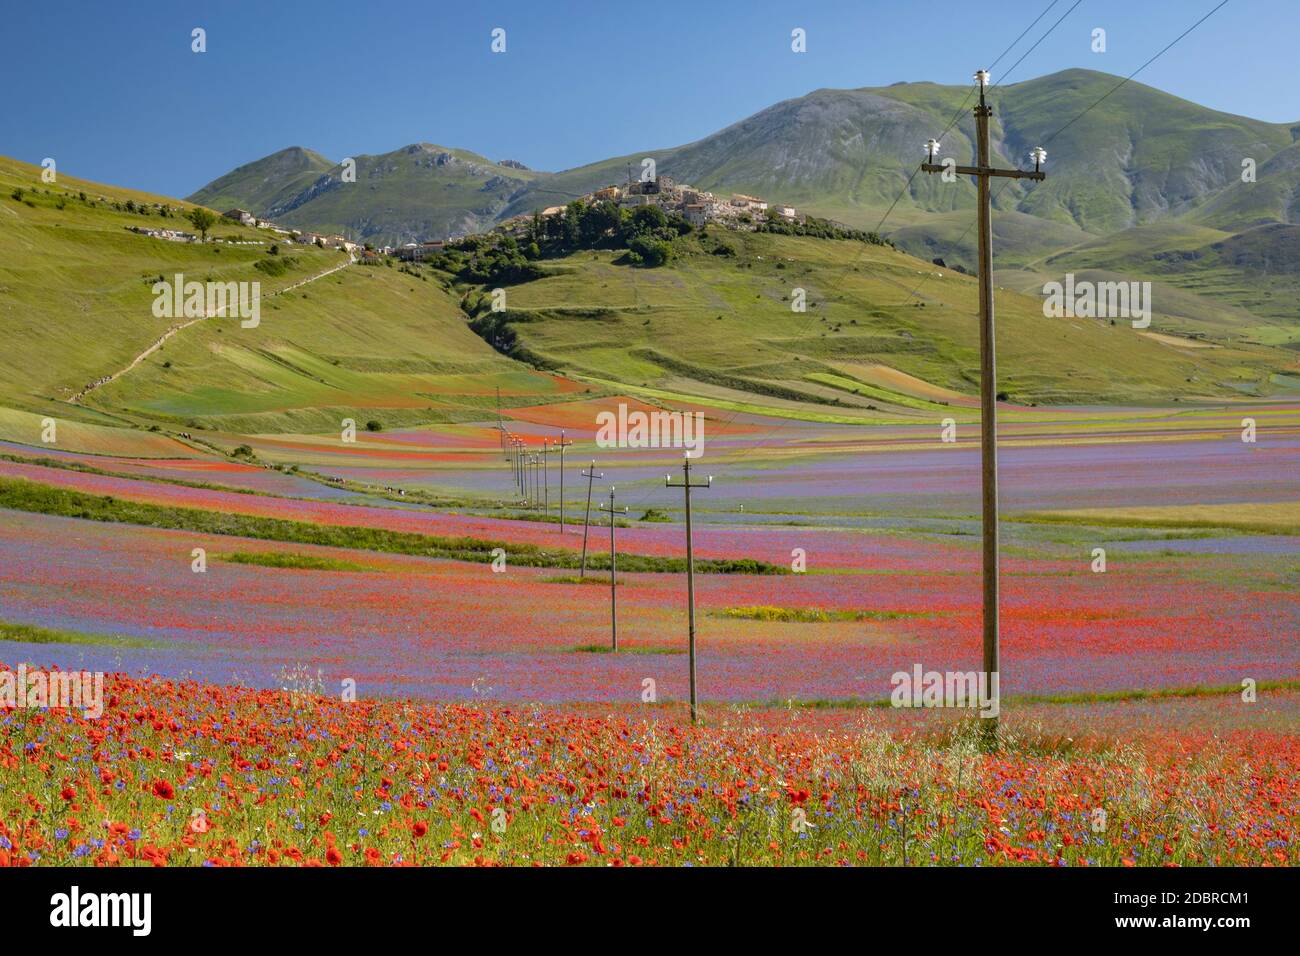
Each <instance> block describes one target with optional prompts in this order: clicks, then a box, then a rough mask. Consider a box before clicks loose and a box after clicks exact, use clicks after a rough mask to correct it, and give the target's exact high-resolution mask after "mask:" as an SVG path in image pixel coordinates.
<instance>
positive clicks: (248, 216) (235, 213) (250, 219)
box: [222, 207, 257, 226]
mask: <svg viewBox="0 0 1300 956" xmlns="http://www.w3.org/2000/svg"><path fill="white" fill-rule="evenodd" d="M222 215H223V216H225V217H226V218H227V219H233V220H234V221H235V222H238V223H242V224H243V225H245V226H255V225H257V217H256V216H254V215H253V214H252V213H251V212H249V211H248V210H247V209H240V208H238V207H236V208H234V209H229V210H227V211H226V212H223V213H222Z"/></svg>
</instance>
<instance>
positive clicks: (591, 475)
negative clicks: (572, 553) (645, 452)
mask: <svg viewBox="0 0 1300 956" xmlns="http://www.w3.org/2000/svg"><path fill="white" fill-rule="evenodd" d="M582 477H584V478H586V479H587V511H586V513H585V514H584V515H583V516H582V570H580V571H579V572H578V580H582V579H583V578H585V577H586V576H587V527H588V525H589V524H590V523H591V482H592V480H593V479H595V478H604V477H605V473H604V472H603V471H602V472H600V473H599V474H597V473H596V459H594V458H593V459H592V460H591V470H590V471H584V472H583V473H582Z"/></svg>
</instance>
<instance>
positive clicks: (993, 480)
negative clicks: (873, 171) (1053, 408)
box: [921, 70, 1047, 749]
mask: <svg viewBox="0 0 1300 956" xmlns="http://www.w3.org/2000/svg"><path fill="white" fill-rule="evenodd" d="M975 82H976V83H977V84H978V85H979V93H980V101H979V104H978V105H977V106H976V107H975V163H976V165H974V166H956V165H951V166H950V165H947V164H944V163H936V162H935V159H936V153H937V152H938V149H939V144H938V142H936V141H935V140H933V139H932V140H930V141H929V142H928V143H926V153H927V160H928V161H927V162H925V163H922V164H921V168H922V169H924V170H925V171H926V172H927V173H942V172H945V171H946V170H948V169H952V171H953V172H955V173H957V174H958V175H959V176H974V177H975V179H976V183H977V185H978V187H979V223H978V226H979V283H980V466H981V473H982V485H983V532H984V549H983V575H984V615H983V617H984V680H985V681H986V682H987V686H988V687H989V688H992V687H994V686H1000V685H995V684H994V681H995V680H997V678H998V668H999V650H1000V648H999V633H998V420H997V361H996V337H995V335H994V325H993V212H992V209H991V205H990V199H989V184H990V180H991V179H992V178H993V177H995V176H996V177H1001V178H1005V179H1032V180H1036V181H1041V180H1043V179H1046V178H1047V174H1046V173H1044V172H1043V171H1042V168H1041V167H1042V164H1043V160H1045V159H1046V158H1047V153H1046V151H1044V150H1043V148H1042V147H1041V146H1040V147H1038V148H1037V149H1035V150H1034V151H1033V154H1032V155H1033V157H1034V170H1033V172H1028V171H1025V170H1020V169H995V168H993V166H992V165H991V160H990V149H989V117H991V116H992V115H993V108H992V107H990V106H989V105H988V104H987V102H985V99H984V93H985V90H986V89H987V88H988V83H989V74H988V71H987V70H980V71H978V72H977V73H976V74H975ZM984 720H985V723H984V728H983V731H984V734H983V735H984V744H985V746H986V747H987V748H989V749H994V748H996V747H997V737H998V719H997V717H986V718H984Z"/></svg>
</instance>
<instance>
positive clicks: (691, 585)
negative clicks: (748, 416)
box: [664, 455, 713, 723]
mask: <svg viewBox="0 0 1300 956" xmlns="http://www.w3.org/2000/svg"><path fill="white" fill-rule="evenodd" d="M664 487H666V488H681V489H683V493H684V494H685V496H686V607H687V620H688V621H689V623H690V644H689V649H690V656H691V723H695V721H696V719H697V716H698V702H697V700H696V696H695V545H694V542H693V540H692V535H691V489H692V488H712V487H713V476H712V475H709V480H708V481H706V482H704V483H703V484H691V458H690V455H686V456H685V457H683V458H682V480H681V481H679V482H674V481H673V476H672V475H667V476H666V477H665V478H664Z"/></svg>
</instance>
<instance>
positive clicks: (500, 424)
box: [497, 385, 510, 459]
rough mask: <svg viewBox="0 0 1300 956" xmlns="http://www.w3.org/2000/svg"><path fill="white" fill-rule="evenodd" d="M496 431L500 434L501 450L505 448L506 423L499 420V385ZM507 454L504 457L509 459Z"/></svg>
mask: <svg viewBox="0 0 1300 956" xmlns="http://www.w3.org/2000/svg"><path fill="white" fill-rule="evenodd" d="M497 432H498V433H499V434H500V436H501V450H502V451H505V450H506V423H505V422H503V421H502V420H501V386H500V385H498V386H497ZM509 457H510V455H509V454H507V455H506V458H507V459H509Z"/></svg>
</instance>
